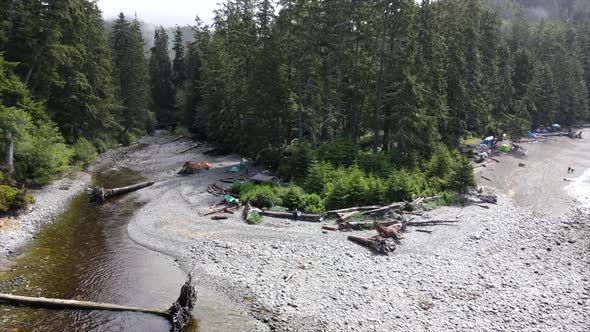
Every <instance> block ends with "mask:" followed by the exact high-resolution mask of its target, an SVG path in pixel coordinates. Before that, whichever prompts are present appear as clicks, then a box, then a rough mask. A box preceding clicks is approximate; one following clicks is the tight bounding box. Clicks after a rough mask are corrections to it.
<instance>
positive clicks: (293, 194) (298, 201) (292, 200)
mask: <svg viewBox="0 0 590 332" xmlns="http://www.w3.org/2000/svg"><path fill="white" fill-rule="evenodd" d="M278 194H279V197H280V199H281V201H282V202H283V206H285V207H287V208H288V209H289V210H294V209H295V208H298V209H301V206H302V205H303V204H302V203H303V196H305V192H304V191H303V189H301V187H298V186H295V185H290V186H288V187H286V188H282V189H281V190H278Z"/></svg>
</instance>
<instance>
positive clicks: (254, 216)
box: [246, 211, 262, 225]
mask: <svg viewBox="0 0 590 332" xmlns="http://www.w3.org/2000/svg"><path fill="white" fill-rule="evenodd" d="M261 222H262V216H261V215H260V213H258V212H256V211H253V212H250V214H249V215H248V218H246V223H248V224H250V225H257V224H260V223H261Z"/></svg>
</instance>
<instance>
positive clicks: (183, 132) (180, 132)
mask: <svg viewBox="0 0 590 332" xmlns="http://www.w3.org/2000/svg"><path fill="white" fill-rule="evenodd" d="M172 133H173V134H174V135H175V136H184V137H186V138H190V137H191V136H192V134H191V132H190V130H188V129H186V128H185V127H183V126H178V127H176V128H174V131H173V132H172Z"/></svg>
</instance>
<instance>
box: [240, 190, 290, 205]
mask: <svg viewBox="0 0 590 332" xmlns="http://www.w3.org/2000/svg"><path fill="white" fill-rule="evenodd" d="M242 192H243V194H242V193H240V199H241V201H242V202H244V203H249V204H252V205H253V206H255V207H257V208H269V207H272V206H274V205H282V203H283V202H282V200H281V198H280V197H279V195H278V194H277V193H276V191H275V190H274V189H273V188H272V187H270V186H267V185H260V186H255V187H254V188H252V189H251V190H248V191H246V192H244V191H242Z"/></svg>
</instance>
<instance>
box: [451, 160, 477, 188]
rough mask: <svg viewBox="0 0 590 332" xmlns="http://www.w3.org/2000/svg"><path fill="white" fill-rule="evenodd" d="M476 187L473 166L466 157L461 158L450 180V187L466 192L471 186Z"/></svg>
mask: <svg viewBox="0 0 590 332" xmlns="http://www.w3.org/2000/svg"><path fill="white" fill-rule="evenodd" d="M473 187H475V176H474V175H473V167H472V166H471V163H470V162H469V160H468V159H467V158H465V157H461V158H459V160H458V162H457V168H456V170H455V172H454V173H453V176H452V177H451V181H450V188H451V189H452V190H454V191H456V192H459V193H466V192H467V191H468V190H469V189H470V188H473Z"/></svg>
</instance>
